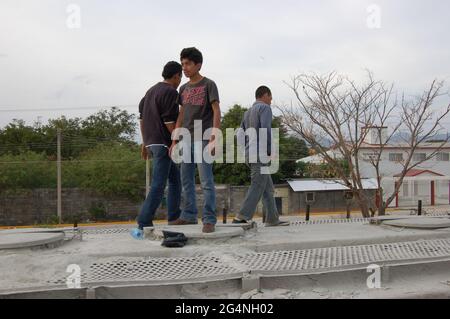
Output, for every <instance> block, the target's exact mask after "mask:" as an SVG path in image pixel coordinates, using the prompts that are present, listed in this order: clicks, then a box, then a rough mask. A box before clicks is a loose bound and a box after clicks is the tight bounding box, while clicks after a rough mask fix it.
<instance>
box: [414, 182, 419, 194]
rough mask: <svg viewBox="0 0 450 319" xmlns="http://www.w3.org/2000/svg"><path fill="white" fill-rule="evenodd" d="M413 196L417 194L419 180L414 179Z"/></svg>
mask: <svg viewBox="0 0 450 319" xmlns="http://www.w3.org/2000/svg"><path fill="white" fill-rule="evenodd" d="M414 196H419V182H418V181H414Z"/></svg>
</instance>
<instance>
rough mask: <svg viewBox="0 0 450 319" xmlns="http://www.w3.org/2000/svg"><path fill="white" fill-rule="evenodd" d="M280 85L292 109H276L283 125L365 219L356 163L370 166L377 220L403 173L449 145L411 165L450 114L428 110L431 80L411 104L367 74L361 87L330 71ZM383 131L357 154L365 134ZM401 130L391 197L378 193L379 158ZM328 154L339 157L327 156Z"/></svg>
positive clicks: (365, 198) (365, 199)
mask: <svg viewBox="0 0 450 319" xmlns="http://www.w3.org/2000/svg"><path fill="white" fill-rule="evenodd" d="M286 84H287V85H288V86H289V87H290V88H291V89H292V91H293V92H294V94H295V96H296V99H297V102H298V103H297V104H298V105H297V106H293V105H290V106H286V105H285V106H280V107H278V109H279V110H280V111H281V114H282V121H283V123H284V124H285V125H286V126H287V127H288V128H289V129H290V130H292V131H293V132H294V133H297V134H298V135H300V136H301V137H302V138H303V139H305V141H306V142H307V143H308V144H309V145H310V146H311V147H312V148H313V149H314V150H315V151H316V153H317V154H318V155H320V156H321V157H322V158H323V160H324V161H325V162H326V163H328V164H329V165H330V166H332V167H334V168H335V169H336V172H337V175H338V177H339V178H340V179H341V180H342V182H343V183H344V185H346V186H347V187H348V188H349V189H350V190H351V191H352V192H353V194H354V198H355V200H356V201H357V203H358V204H359V206H360V208H361V212H362V214H363V216H365V217H368V216H370V215H371V212H372V215H374V214H375V211H376V210H377V207H376V206H375V205H374V200H373V198H372V197H371V196H370V195H369V193H368V192H367V191H366V190H365V187H364V183H363V180H364V179H363V176H362V173H361V161H365V162H369V163H370V165H371V166H372V167H373V170H374V172H375V176H376V179H377V183H378V188H379V191H380V194H379V196H380V198H381V201H380V203H379V205H378V211H379V214H381V215H383V214H384V212H385V210H386V207H388V206H389V204H390V203H391V202H392V201H393V199H394V198H395V196H396V194H397V192H398V190H399V188H400V186H401V184H402V183H403V179H404V178H405V176H406V174H407V173H408V171H409V170H411V169H412V168H414V167H416V166H418V165H420V164H421V163H423V162H425V161H427V160H429V159H430V158H432V157H434V156H435V155H436V153H438V152H439V151H440V150H441V149H442V147H443V146H444V145H445V144H446V142H448V140H449V136H448V135H447V138H446V139H444V140H443V141H441V142H440V143H439V144H438V145H436V147H435V149H434V151H433V152H432V153H431V154H428V155H427V156H426V158H424V159H421V160H419V161H412V158H413V154H414V152H415V150H416V149H417V147H419V146H420V145H422V144H423V143H425V142H426V141H427V140H429V139H430V138H432V137H433V136H436V135H437V134H438V133H439V132H440V131H441V129H442V126H441V122H442V120H443V119H444V118H445V117H446V116H447V115H448V114H449V113H450V104H449V105H448V106H447V107H446V108H444V109H443V110H442V112H441V114H439V115H436V113H434V112H433V111H432V105H433V102H434V100H435V99H436V98H437V97H438V96H439V95H440V92H441V90H442V87H443V82H437V81H433V83H432V84H431V86H430V88H429V89H428V90H427V91H426V92H425V93H424V94H423V95H422V96H420V97H418V98H417V99H415V100H412V101H409V100H408V101H407V100H406V99H405V98H404V97H402V98H401V100H400V101H399V100H398V98H397V97H396V95H395V94H394V91H393V90H394V87H393V85H386V84H385V83H384V82H382V81H376V80H374V78H373V75H372V73H370V72H368V76H367V81H366V82H365V83H363V84H362V85H357V84H356V83H355V82H354V81H352V80H350V79H348V78H346V77H344V76H341V75H338V74H336V73H335V72H332V73H329V74H327V75H316V74H301V75H298V76H296V77H294V78H293V79H292V82H291V83H286ZM392 123H394V124H392ZM387 126H389V128H390V132H389V134H386V136H382V133H381V132H382V130H381V129H379V130H378V132H379V136H378V138H377V139H376V142H375V143H371V144H370V152H371V153H370V154H369V156H368V158H367V154H361V152H362V149H366V148H367V145H368V143H367V137H368V134H370V133H371V132H373V130H371V129H372V128H384V127H387ZM401 131H402V132H403V131H406V134H405V135H406V137H405V141H404V142H405V143H404V146H405V151H406V157H405V158H404V159H403V160H402V161H401V164H402V171H401V173H400V174H399V175H398V182H397V183H396V184H395V187H394V192H393V193H392V194H383V189H382V187H381V184H382V179H383V177H384V176H383V172H382V170H381V168H380V163H381V157H382V153H383V151H384V149H385V148H386V147H387V146H389V145H390V144H391V141H392V138H393V137H394V136H397V135H398V133H399V132H401ZM330 143H331V146H330ZM330 150H331V152H330ZM332 152H334V154H336V153H337V154H338V155H339V156H337V157H336V156H333V153H332ZM342 160H344V161H346V162H347V163H348V171H347V172H346V170H344V169H343V168H342V165H340V163H342ZM348 172H349V173H348ZM384 198H386V200H383V199H384Z"/></svg>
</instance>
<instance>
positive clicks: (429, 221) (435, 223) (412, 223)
mask: <svg viewBox="0 0 450 319" xmlns="http://www.w3.org/2000/svg"><path fill="white" fill-rule="evenodd" d="M382 223H383V224H384V225H389V226H397V227H406V228H421V229H438V228H449V227H450V219H449V218H431V217H422V218H403V219H396V220H385V221H383V222H382Z"/></svg>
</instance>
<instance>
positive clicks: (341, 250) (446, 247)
mask: <svg viewBox="0 0 450 319" xmlns="http://www.w3.org/2000/svg"><path fill="white" fill-rule="evenodd" d="M439 258H441V259H442V258H450V239H438V240H423V241H415V242H401V243H388V244H376V245H359V246H347V247H330V248H317V249H306V250H294V251H273V252H267V253H249V254H245V255H242V256H230V255H224V256H220V257H210V256H202V257H189V258H146V259H126V258H125V259H124V258H122V259H119V260H116V261H109V262H105V263H94V264H92V265H91V266H90V268H89V270H88V272H86V273H83V275H82V282H83V283H99V282H130V281H157V282H158V281H169V282H170V281H179V280H184V281H188V282H189V281H190V280H195V279H200V278H202V279H208V278H217V277H220V276H222V277H223V276H231V275H242V274H243V273H249V272H252V273H258V272H260V273H262V272H265V273H270V274H282V273H283V272H299V273H308V272H317V271H323V272H326V271H333V270H339V269H345V268H348V267H351V266H353V267H356V266H362V265H368V264H372V263H382V262H383V263H386V262H396V261H407V260H408V261H411V260H425V261H427V260H431V259H439ZM49 283H51V284H64V283H65V278H64V279H59V280H55V281H51V282H49Z"/></svg>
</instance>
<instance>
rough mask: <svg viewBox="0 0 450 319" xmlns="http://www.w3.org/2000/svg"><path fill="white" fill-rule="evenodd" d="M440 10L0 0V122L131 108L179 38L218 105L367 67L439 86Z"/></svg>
mask: <svg viewBox="0 0 450 319" xmlns="http://www.w3.org/2000/svg"><path fill="white" fill-rule="evenodd" d="M449 12H450V2H449V1H447V0H442V1H439V0H431V1H422V0H407V1H406V0H396V1H392V0H391V1H373V0H372V1H365V0H316V1H298V0H297V1H292V0H278V1H264V0H246V1H234V0H231V1H220V2H219V1H211V0H209V1H203V0H202V1H178V0H173V1H148V0H132V1H130V0H128V1H125V0H86V1H84V0H83V1H65V0H39V1H34V0H28V1H25V0H1V1H0V127H3V126H5V125H6V124H7V123H9V122H10V121H11V120H12V119H14V118H17V119H24V120H26V121H27V122H28V123H29V124H31V123H32V122H33V121H35V120H37V119H40V120H41V121H46V119H48V118H49V117H50V118H55V117H59V116H61V115H65V116H67V117H74V116H80V117H85V116H88V115H90V114H92V113H94V112H95V111H97V110H99V109H100V108H101V107H111V106H121V107H123V108H125V109H126V110H128V111H129V112H132V113H136V114H137V105H138V103H139V101H140V99H141V98H142V96H143V95H144V94H145V92H146V91H147V89H148V88H149V87H151V86H152V85H153V84H154V83H156V82H158V81H160V80H161V71H162V67H163V66H164V64H165V63H166V62H168V61H171V60H175V61H178V60H179V54H180V51H181V50H182V49H183V48H184V47H190V46H195V47H197V48H198V49H200V50H201V51H202V53H203V56H204V64H203V68H202V74H203V75H205V76H207V77H209V78H211V79H213V80H214V81H215V82H216V84H217V86H218V88H219V93H220V97H221V109H222V112H225V111H226V110H227V109H228V108H230V107H231V106H232V105H234V104H240V105H243V106H245V107H248V106H250V105H251V104H252V103H253V100H254V91H255V89H256V88H257V87H258V86H259V85H263V84H264V85H267V86H269V87H270V88H271V89H272V93H273V97H274V103H275V104H284V103H290V102H291V101H294V95H293V94H292V92H291V91H290V89H289V88H288V87H287V85H286V84H285V83H284V82H285V81H289V80H290V79H291V77H292V76H294V75H296V74H299V73H303V72H314V73H319V74H323V73H327V72H331V71H336V72H338V73H341V74H343V75H347V76H349V77H351V78H353V79H355V80H358V81H359V80H363V78H364V76H365V70H366V69H370V70H371V71H372V72H373V73H374V75H375V77H376V78H377V79H380V80H384V81H387V82H389V83H391V82H393V83H395V85H396V88H397V90H399V91H405V92H406V93H407V94H419V93H421V92H422V91H423V90H425V89H426V88H427V86H429V85H430V83H431V81H432V80H433V79H435V78H437V79H441V80H446V81H447V83H446V84H447V85H446V88H447V89H448V88H449V87H450V84H449V83H450V59H449V53H450V41H448V38H449V36H448V31H449V30H450V19H448V13H449ZM78 13H79V14H78ZM185 80H186V79H184V80H183V81H185ZM449 126H450V124H449Z"/></svg>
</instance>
